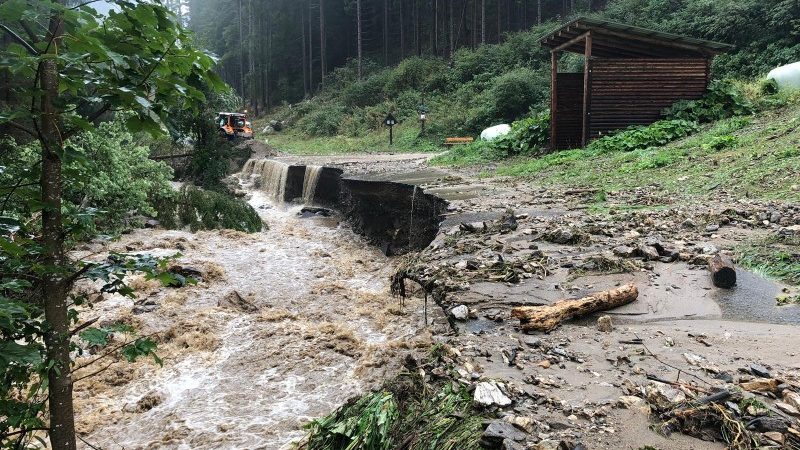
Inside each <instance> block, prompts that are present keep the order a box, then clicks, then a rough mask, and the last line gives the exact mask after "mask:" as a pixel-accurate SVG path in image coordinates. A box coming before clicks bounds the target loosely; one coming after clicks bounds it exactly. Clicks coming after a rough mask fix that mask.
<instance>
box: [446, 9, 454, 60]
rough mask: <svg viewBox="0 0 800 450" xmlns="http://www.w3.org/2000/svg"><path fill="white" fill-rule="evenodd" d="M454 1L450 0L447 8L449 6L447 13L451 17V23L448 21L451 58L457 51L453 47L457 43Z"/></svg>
mask: <svg viewBox="0 0 800 450" xmlns="http://www.w3.org/2000/svg"><path fill="white" fill-rule="evenodd" d="M454 1H455V0H450V1H449V2H447V8H448V14H447V15H448V17H449V19H448V20H449V23H448V28H449V30H448V32H449V33H450V45H448V48H449V50H448V55H447V57H448V58H450V59H453V52H454V51H455V49H454V48H453V47H454V46H455V43H456V37H455V35H454V34H453V2H454Z"/></svg>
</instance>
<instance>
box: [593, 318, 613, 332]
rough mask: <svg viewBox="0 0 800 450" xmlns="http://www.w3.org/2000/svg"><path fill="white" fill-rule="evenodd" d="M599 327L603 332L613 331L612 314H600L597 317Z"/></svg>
mask: <svg viewBox="0 0 800 450" xmlns="http://www.w3.org/2000/svg"><path fill="white" fill-rule="evenodd" d="M597 329H598V330H600V331H602V332H603V333H611V332H612V331H614V324H613V323H612V322H611V316H600V318H598V319H597Z"/></svg>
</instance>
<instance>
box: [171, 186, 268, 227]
mask: <svg viewBox="0 0 800 450" xmlns="http://www.w3.org/2000/svg"><path fill="white" fill-rule="evenodd" d="M157 209H158V218H159V220H160V222H161V225H163V226H165V227H166V228H183V227H189V229H190V230H192V231H197V230H210V229H231V230H239V231H245V232H248V233H253V232H256V231H261V228H262V227H263V226H264V224H263V222H262V221H261V218H260V217H259V216H258V213H257V212H256V211H255V210H254V209H253V207H252V206H250V204H248V203H247V202H245V201H243V200H240V199H236V198H233V197H230V196H229V195H225V194H221V193H218V192H214V191H208V190H205V189H201V188H198V187H195V186H192V185H184V186H183V187H181V189H180V192H179V193H177V194H176V195H174V196H173V197H171V198H165V199H163V200H162V201H160V202H159V203H158V205H157Z"/></svg>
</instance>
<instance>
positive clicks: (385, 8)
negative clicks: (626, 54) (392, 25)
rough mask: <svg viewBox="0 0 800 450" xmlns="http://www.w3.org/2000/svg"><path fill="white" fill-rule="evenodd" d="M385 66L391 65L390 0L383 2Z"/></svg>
mask: <svg viewBox="0 0 800 450" xmlns="http://www.w3.org/2000/svg"><path fill="white" fill-rule="evenodd" d="M383 64H384V65H386V66H388V65H389V0H383Z"/></svg>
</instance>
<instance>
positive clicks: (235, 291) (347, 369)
mask: <svg viewBox="0 0 800 450" xmlns="http://www.w3.org/2000/svg"><path fill="white" fill-rule="evenodd" d="M253 194H254V195H253V197H252V199H251V200H250V201H251V203H252V204H253V205H254V207H256V209H257V210H258V211H259V212H260V214H261V215H262V217H263V218H264V219H265V221H266V222H267V223H268V224H269V226H270V227H271V229H270V230H268V231H264V232H261V233H256V234H252V235H247V234H244V233H238V232H231V231H204V232H199V233H194V234H193V233H189V232H183V231H165V230H139V231H136V232H134V233H132V234H130V235H126V236H125V237H124V238H123V239H122V240H121V241H120V242H116V243H113V244H111V246H110V250H116V251H136V252H145V251H146V252H150V253H153V254H157V255H167V254H174V253H176V252H178V251H179V252H180V253H181V254H182V255H183V256H181V257H180V259H179V260H178V262H179V263H180V264H181V265H183V266H188V267H195V268H198V269H200V270H201V271H202V272H204V280H203V281H202V282H201V283H200V284H198V285H197V286H190V287H184V288H180V289H168V288H161V287H159V286H157V285H154V284H153V283H152V282H144V281H142V280H138V281H137V280H134V282H133V284H134V285H135V286H136V287H137V288H138V290H139V293H138V299H137V300H136V303H138V305H137V304H134V301H132V300H128V299H123V298H121V297H116V296H114V297H110V298H107V299H105V300H103V301H101V302H99V303H97V304H96V306H95V308H94V309H93V310H92V311H91V312H88V313H87V314H89V315H99V316H100V317H101V321H105V322H113V321H117V320H124V321H126V322H128V323H133V324H135V325H137V327H138V328H139V329H140V330H141V333H142V334H148V333H160V336H163V342H162V343H161V344H160V346H159V354H160V356H162V357H163V358H164V366H163V368H160V367H158V366H156V365H155V364H153V363H152V362H150V361H147V362H145V361H141V362H137V363H135V364H133V365H126V364H125V363H120V364H117V365H115V366H114V367H112V368H111V369H110V370H107V371H105V372H103V373H101V374H100V375H99V376H97V377H94V378H91V379H87V380H86V381H83V382H81V383H79V384H78V385H77V387H76V403H77V405H78V422H79V424H80V432H81V433H82V435H83V436H84V437H85V439H86V441H87V442H90V443H92V445H96V446H99V447H101V448H104V449H106V450H113V449H122V448H124V449H127V450H133V449H150V448H164V449H280V448H289V447H290V446H291V442H293V441H294V440H296V439H298V438H300V437H302V436H303V434H304V431H303V429H302V426H303V425H304V424H306V423H307V422H308V421H309V420H311V419H312V418H315V417H320V416H322V415H324V414H327V413H329V412H330V411H332V410H333V409H335V408H336V407H338V406H339V405H340V404H341V403H343V402H344V401H345V400H347V399H348V398H349V397H351V396H353V395H355V394H357V393H359V392H362V391H363V390H365V389H367V388H369V387H371V386H373V384H376V383H379V382H380V381H382V380H383V379H384V378H385V376H387V372H392V371H393V370H394V369H395V368H396V367H397V364H398V363H399V362H400V361H402V356H403V354H404V353H405V352H408V351H413V349H414V348H415V347H419V348H427V347H428V346H429V345H430V340H429V338H428V337H427V336H428V335H427V334H426V333H418V332H417V331H418V330H417V328H418V326H421V325H422V324H421V323H419V322H420V317H421V314H420V313H419V311H415V309H420V308H421V304H419V303H418V302H417V303H415V302H413V301H410V302H406V303H405V305H404V307H403V308H401V307H400V306H399V303H398V302H397V300H395V299H393V298H391V297H390V296H389V294H388V292H389V289H388V279H389V276H390V275H391V273H392V272H393V270H394V268H395V267H394V265H395V262H394V261H393V260H391V259H388V258H386V257H385V256H383V255H382V254H381V253H380V252H379V250H377V249H375V248H372V247H370V246H367V245H366V244H365V243H364V242H363V241H362V240H361V239H360V238H359V237H357V236H355V235H353V234H352V233H351V232H350V231H349V230H348V229H346V228H343V227H339V226H337V221H336V219H335V218H322V217H320V218H301V217H300V216H298V214H297V213H298V210H299V207H292V208H288V209H287V208H283V207H275V206H273V205H272V204H271V202H269V201H268V200H267V196H266V195H265V194H264V193H263V192H260V191H253ZM98 257H102V254H99V255H98ZM142 305H144V306H142ZM131 311H134V313H132V312H131ZM409 349H411V350H409ZM84 448H89V447H87V446H85V447H84Z"/></svg>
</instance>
